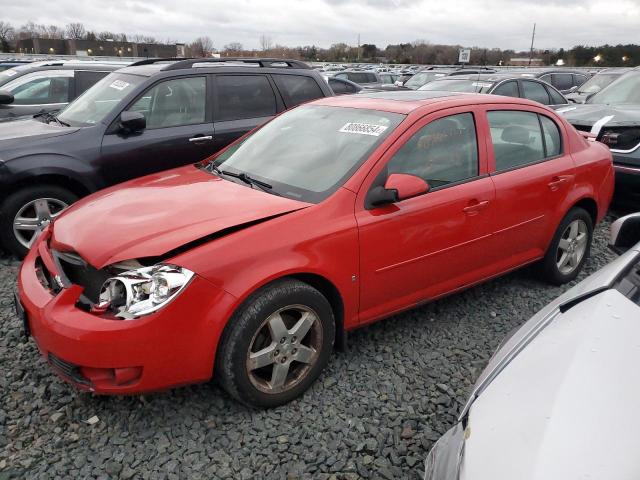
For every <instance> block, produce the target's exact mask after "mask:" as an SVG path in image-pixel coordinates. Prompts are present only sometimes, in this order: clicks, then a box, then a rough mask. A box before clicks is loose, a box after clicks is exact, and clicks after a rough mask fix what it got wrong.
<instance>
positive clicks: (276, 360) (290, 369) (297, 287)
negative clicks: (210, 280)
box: [216, 279, 335, 407]
mask: <svg viewBox="0 0 640 480" xmlns="http://www.w3.org/2000/svg"><path fill="white" fill-rule="evenodd" d="M334 337H335V321H334V316H333V312H332V309H331V306H330V305H329V302H328V301H327V299H326V298H325V297H324V296H323V295H322V294H321V293H320V292H319V291H318V290H316V289H315V288H313V287H311V286H310V285H308V284H306V283H304V282H301V281H298V280H293V279H287V280H281V281H278V282H276V283H273V284H271V285H268V286H266V287H264V288H262V289H260V290H258V291H257V292H256V293H255V294H253V295H252V296H251V297H249V299H247V301H246V302H245V303H244V304H243V305H242V306H241V307H240V308H239V309H238V311H237V312H236V313H235V314H234V315H233V316H232V318H231V319H230V320H229V324H228V325H227V328H226V329H225V332H224V334H223V335H222V337H221V340H220V345H219V348H218V355H217V359H216V377H217V378H218V379H219V381H220V382H221V384H222V386H223V388H224V389H225V390H226V391H227V392H228V393H229V394H230V395H231V396H233V397H235V398H236V399H238V400H239V401H241V402H243V403H245V404H247V405H250V406H253V407H275V406H278V405H282V404H284V403H287V402H289V401H291V400H293V399H294V398H296V397H298V396H300V395H302V393H303V392H304V391H305V390H307V388H309V386H311V384H312V383H313V382H314V381H315V379H316V378H317V377H318V376H319V375H320V372H322V370H323V369H324V367H325V366H326V364H327V362H328V360H329V357H330V355H331V351H332V349H333V342H334Z"/></svg>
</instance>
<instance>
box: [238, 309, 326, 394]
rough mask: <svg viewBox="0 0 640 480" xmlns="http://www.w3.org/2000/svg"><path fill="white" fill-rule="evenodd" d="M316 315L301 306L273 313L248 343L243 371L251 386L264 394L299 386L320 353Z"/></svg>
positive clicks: (319, 332)
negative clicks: (245, 371) (246, 374)
mask: <svg viewBox="0 0 640 480" xmlns="http://www.w3.org/2000/svg"><path fill="white" fill-rule="evenodd" d="M322 342H323V336H322V324H321V321H320V317H319V316H318V314H317V313H316V312H315V311H313V310H312V309H311V308H309V307H307V306H304V305H290V306H287V307H284V308H281V309H279V310H277V311H276V312H274V313H272V314H271V315H270V316H269V317H268V318H267V319H266V320H265V321H264V322H263V323H262V325H261V326H260V328H258V331H257V332H256V333H255V335H254V336H253V338H252V339H251V343H250V344H249V351H248V352H247V360H246V369H247V373H248V376H249V379H250V380H251V383H252V384H253V386H254V387H256V388H257V389H258V390H260V391H262V392H265V393H272V394H273V393H280V392H284V391H286V390H289V389H291V388H293V387H294V386H295V385H297V384H299V383H300V382H301V381H302V380H303V379H304V378H305V377H306V376H307V374H308V373H309V371H310V370H311V367H312V366H313V365H314V363H315V362H316V361H317V359H318V357H319V354H320V351H321V350H322Z"/></svg>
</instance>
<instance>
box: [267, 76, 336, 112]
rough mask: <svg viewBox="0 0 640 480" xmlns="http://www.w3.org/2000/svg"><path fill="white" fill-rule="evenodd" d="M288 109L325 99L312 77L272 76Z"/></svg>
mask: <svg viewBox="0 0 640 480" xmlns="http://www.w3.org/2000/svg"><path fill="white" fill-rule="evenodd" d="M272 78H273V80H274V81H275V82H276V86H277V87H278V90H280V93H281V94H282V97H283V98H284V103H285V104H286V106H287V108H291V107H295V106H296V105H299V104H301V103H303V102H308V101H309V100H315V99H316V98H320V97H324V94H323V93H322V90H321V89H320V87H319V86H318V84H317V83H316V81H315V80H314V79H313V78H311V77H304V76H302V75H272Z"/></svg>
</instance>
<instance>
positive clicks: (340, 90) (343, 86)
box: [329, 78, 356, 95]
mask: <svg viewBox="0 0 640 480" xmlns="http://www.w3.org/2000/svg"><path fill="white" fill-rule="evenodd" d="M329 86H330V87H331V90H333V93H335V94H336V95H344V94H346V93H356V88H355V87H354V86H353V85H351V84H349V83H347V82H341V81H340V80H336V79H335V78H330V79H329Z"/></svg>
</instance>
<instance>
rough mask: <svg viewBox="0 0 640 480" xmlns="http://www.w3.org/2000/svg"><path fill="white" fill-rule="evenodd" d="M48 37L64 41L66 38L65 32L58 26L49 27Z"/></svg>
mask: <svg viewBox="0 0 640 480" xmlns="http://www.w3.org/2000/svg"><path fill="white" fill-rule="evenodd" d="M47 36H48V37H49V38H56V39H62V38H64V30H63V29H62V28H60V27H59V26H57V25H49V26H48V27H47Z"/></svg>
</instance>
